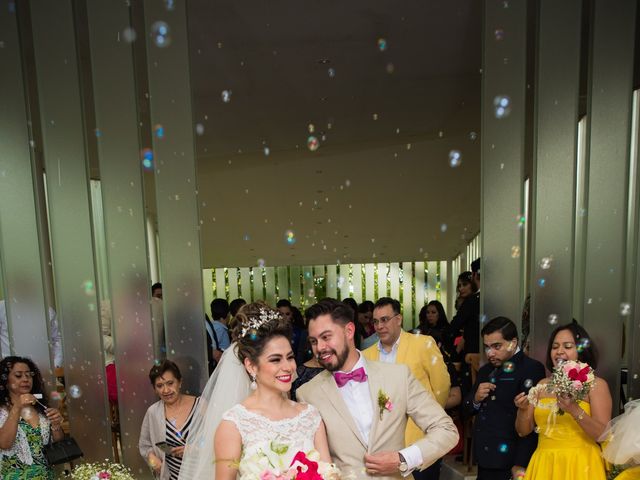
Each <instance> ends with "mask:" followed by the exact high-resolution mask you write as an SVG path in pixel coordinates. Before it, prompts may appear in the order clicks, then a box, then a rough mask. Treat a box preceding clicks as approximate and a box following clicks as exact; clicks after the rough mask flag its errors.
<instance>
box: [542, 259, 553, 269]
mask: <svg viewBox="0 0 640 480" xmlns="http://www.w3.org/2000/svg"><path fill="white" fill-rule="evenodd" d="M552 261H553V259H552V258H551V257H543V258H541V259H540V268H541V269H543V270H549V269H550V268H551V262H552Z"/></svg>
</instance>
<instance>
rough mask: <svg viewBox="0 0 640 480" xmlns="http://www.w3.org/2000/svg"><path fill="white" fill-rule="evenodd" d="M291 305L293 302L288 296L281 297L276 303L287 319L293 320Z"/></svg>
mask: <svg viewBox="0 0 640 480" xmlns="http://www.w3.org/2000/svg"><path fill="white" fill-rule="evenodd" d="M291 307H292V305H291V302H290V301H289V300H287V299H286V298H281V299H280V300H278V303H276V308H277V309H278V310H279V311H280V313H281V314H282V316H283V317H284V318H285V320H289V321H291V320H292V318H291V317H293V310H292V309H291Z"/></svg>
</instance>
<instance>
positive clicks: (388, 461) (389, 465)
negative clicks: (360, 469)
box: [364, 452, 400, 476]
mask: <svg viewBox="0 0 640 480" xmlns="http://www.w3.org/2000/svg"><path fill="white" fill-rule="evenodd" d="M399 465H400V457H399V456H398V452H378V453H374V454H372V455H365V456H364V466H365V468H366V469H367V473H368V474H369V475H385V476H388V475H395V474H397V473H398V466H399Z"/></svg>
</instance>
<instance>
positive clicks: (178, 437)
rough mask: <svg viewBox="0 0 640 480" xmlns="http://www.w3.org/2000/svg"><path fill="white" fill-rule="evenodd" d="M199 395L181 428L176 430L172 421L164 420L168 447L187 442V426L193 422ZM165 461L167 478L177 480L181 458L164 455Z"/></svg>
mask: <svg viewBox="0 0 640 480" xmlns="http://www.w3.org/2000/svg"><path fill="white" fill-rule="evenodd" d="M199 402H200V397H197V398H196V399H195V401H194V402H193V406H192V407H191V411H190V412H189V415H188V416H187V420H186V421H185V422H184V425H183V426H182V429H181V430H178V429H177V428H176V426H175V424H174V423H173V422H171V421H170V420H169V419H168V418H167V419H166V420H165V422H166V426H167V431H166V437H167V438H166V441H167V445H169V446H170V447H184V446H185V445H186V444H187V437H188V436H189V428H190V427H191V423H192V422H193V414H194V412H195V411H196V410H197V407H198V403H199ZM164 458H165V461H166V462H167V468H168V469H169V478H170V479H171V480H178V475H180V467H181V466H182V458H180V457H174V456H172V455H165V457H164Z"/></svg>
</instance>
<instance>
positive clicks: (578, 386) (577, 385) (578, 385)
mask: <svg viewBox="0 0 640 480" xmlns="http://www.w3.org/2000/svg"><path fill="white" fill-rule="evenodd" d="M572 385H573V388H575V389H576V390H582V382H581V381H580V380H574V381H573V382H572Z"/></svg>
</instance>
